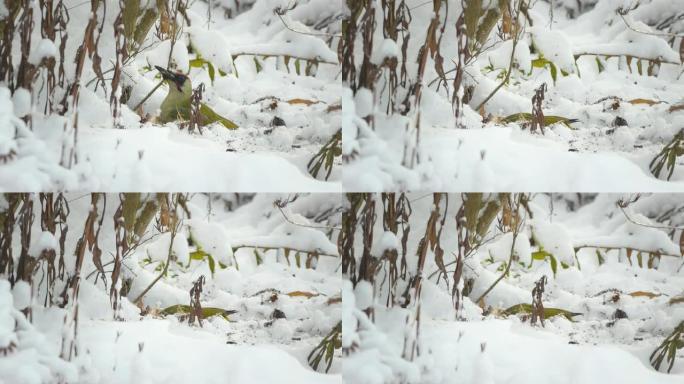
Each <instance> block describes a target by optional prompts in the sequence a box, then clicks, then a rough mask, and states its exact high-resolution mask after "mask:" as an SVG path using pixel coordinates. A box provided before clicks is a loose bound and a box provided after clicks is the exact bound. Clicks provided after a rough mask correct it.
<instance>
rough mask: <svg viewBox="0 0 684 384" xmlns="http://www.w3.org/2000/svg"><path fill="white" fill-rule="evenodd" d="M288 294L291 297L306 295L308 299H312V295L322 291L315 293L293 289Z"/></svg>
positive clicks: (314, 295)
mask: <svg viewBox="0 0 684 384" xmlns="http://www.w3.org/2000/svg"><path fill="white" fill-rule="evenodd" d="M287 295H288V296H290V297H306V298H307V299H310V298H312V297H316V296H318V295H320V293H313V292H306V291H292V292H288V293H287Z"/></svg>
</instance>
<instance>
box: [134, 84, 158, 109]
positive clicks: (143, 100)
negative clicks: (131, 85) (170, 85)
mask: <svg viewBox="0 0 684 384" xmlns="http://www.w3.org/2000/svg"><path fill="white" fill-rule="evenodd" d="M162 84H164V80H163V79H162V81H160V82H159V84H157V85H156V86H155V87H154V88H152V90H151V91H150V92H148V93H147V96H145V97H143V99H142V100H140V102H139V103H138V104H136V106H135V108H133V110H134V111H137V110H138V108H140V106H142V105H143V103H145V102H146V101H147V99H149V98H150V96H152V94H153V93H154V92H155V91H156V90H157V89H159V87H161V86H162Z"/></svg>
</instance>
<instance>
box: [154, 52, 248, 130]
mask: <svg viewBox="0 0 684 384" xmlns="http://www.w3.org/2000/svg"><path fill="white" fill-rule="evenodd" d="M155 68H157V71H159V73H161V76H162V79H163V80H164V82H166V83H167V84H168V86H169V94H168V95H167V96H166V98H165V99H164V101H163V102H162V104H161V114H160V115H159V122H161V123H168V122H170V121H176V120H178V119H183V120H190V110H191V98H192V82H191V81H190V78H189V77H188V76H186V75H185V74H183V73H181V72H172V71H169V70H168V69H165V68H162V67H160V66H158V65H155ZM200 115H201V119H200V125H201V126H205V125H208V124H212V123H215V122H219V123H221V124H222V125H223V126H224V127H226V128H228V129H236V128H238V125H237V124H235V123H234V122H232V121H230V120H228V119H226V118H225V117H223V116H221V115H219V114H218V113H216V112H214V110H213V109H211V108H210V107H209V106H208V105H206V104H205V103H201V105H200Z"/></svg>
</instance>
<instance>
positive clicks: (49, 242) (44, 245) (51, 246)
mask: <svg viewBox="0 0 684 384" xmlns="http://www.w3.org/2000/svg"><path fill="white" fill-rule="evenodd" d="M46 250H54V251H58V250H59V241H58V240H57V239H56V238H55V235H53V234H52V233H50V232H48V231H42V232H40V234H39V235H38V238H37V239H36V241H35V242H34V243H33V244H31V247H30V248H29V252H28V253H29V255H31V256H32V257H35V258H39V257H40V254H41V253H42V252H43V251H46Z"/></svg>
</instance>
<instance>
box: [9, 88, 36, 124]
mask: <svg viewBox="0 0 684 384" xmlns="http://www.w3.org/2000/svg"><path fill="white" fill-rule="evenodd" d="M12 103H13V105H14V114H15V115H16V116H17V117H24V116H26V115H28V114H29V113H30V112H31V93H30V92H29V91H28V90H26V89H25V88H19V89H17V90H16V91H14V95H12Z"/></svg>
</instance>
